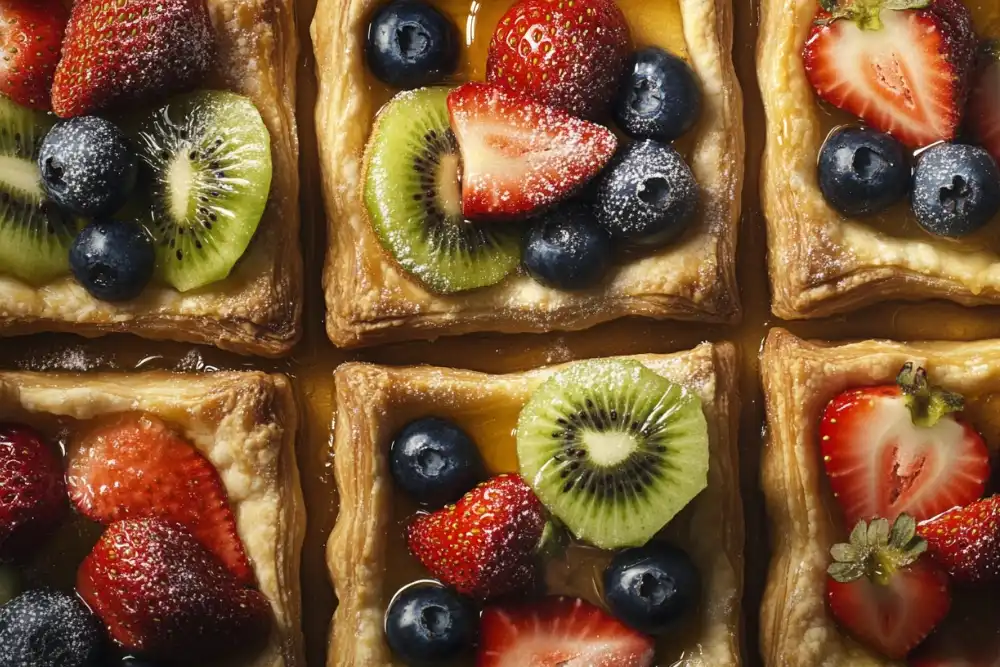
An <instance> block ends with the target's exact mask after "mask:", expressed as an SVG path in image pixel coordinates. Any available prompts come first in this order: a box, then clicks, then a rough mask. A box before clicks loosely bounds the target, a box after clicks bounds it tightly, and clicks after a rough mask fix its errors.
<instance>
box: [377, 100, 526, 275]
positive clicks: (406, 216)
mask: <svg viewBox="0 0 1000 667" xmlns="http://www.w3.org/2000/svg"><path fill="white" fill-rule="evenodd" d="M448 92H449V89H448V88H422V89H420V90H414V91H407V92H403V93H400V94H398V95H396V96H395V97H394V98H392V100H391V101H390V102H389V104H387V105H386V106H385V107H383V109H382V111H380V112H379V114H378V116H377V117H376V118H375V126H374V127H373V128H372V134H371V139H369V142H368V149H367V153H366V157H365V169H366V174H365V186H364V187H365V190H364V197H365V207H366V210H367V211H368V219H369V221H370V222H371V225H372V228H373V229H374V230H375V233H376V235H377V236H378V239H379V241H380V242H381V243H382V246H383V247H384V248H385V249H386V250H387V251H388V252H389V254H390V255H391V256H392V257H393V259H395V260H396V262H397V263H398V264H399V266H400V267H402V268H403V270H405V271H406V272H407V273H409V274H410V275H412V276H414V277H415V278H417V279H418V280H419V281H420V282H421V283H423V285H424V286H425V287H427V288H428V289H430V290H433V291H434V292H439V293H445V294H447V293H452V292H461V291H463V290H469V289H475V288H478V287H486V286H488V285H494V284H496V283H498V282H500V281H501V280H503V279H504V278H505V277H506V276H507V275H508V274H509V273H511V272H513V271H516V270H517V267H518V265H519V264H520V263H521V240H520V236H519V233H518V230H517V229H514V228H513V227H512V226H505V225H491V224H488V223H474V222H467V221H466V220H465V219H464V218H463V217H462V192H461V189H460V186H459V171H460V160H459V156H458V144H457V143H456V141H455V135H454V134H453V133H452V131H451V126H450V125H449V121H448V104H447V98H448Z"/></svg>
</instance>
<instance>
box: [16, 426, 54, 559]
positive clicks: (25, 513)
mask: <svg viewBox="0 0 1000 667" xmlns="http://www.w3.org/2000/svg"><path fill="white" fill-rule="evenodd" d="M0 489H3V493H0V563H4V562H9V561H21V560H24V559H26V558H27V557H28V556H30V555H31V554H32V552H33V551H34V550H35V549H37V548H38V547H39V546H40V545H41V544H42V542H44V541H45V539H46V538H48V537H49V535H50V534H51V533H52V531H53V530H54V529H55V528H56V527H57V526H58V525H59V524H60V523H61V522H62V520H63V519H64V518H65V517H66V513H67V510H68V509H69V505H68V504H67V503H66V486H65V484H64V483H63V471H62V466H60V464H59V458H58V456H57V455H56V453H55V452H54V451H53V450H52V449H50V448H49V446H48V445H47V444H46V443H45V442H43V441H42V437H41V436H40V435H39V434H38V433H37V432H35V431H34V430H33V429H31V428H28V427H27V426H19V425H13V424H0Z"/></svg>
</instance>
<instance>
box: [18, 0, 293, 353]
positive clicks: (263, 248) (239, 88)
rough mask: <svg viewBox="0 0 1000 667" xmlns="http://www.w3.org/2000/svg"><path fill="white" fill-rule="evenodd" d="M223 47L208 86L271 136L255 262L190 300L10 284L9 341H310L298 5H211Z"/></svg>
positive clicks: (234, 346)
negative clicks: (126, 337)
mask: <svg viewBox="0 0 1000 667" xmlns="http://www.w3.org/2000/svg"><path fill="white" fill-rule="evenodd" d="M206 3H207V5H208V8H209V12H210V14H211V17H212V23H213V24H214V26H215V29H216V36H217V44H218V48H219V55H218V65H217V67H216V74H215V75H214V76H213V77H212V80H211V81H209V82H207V84H206V86H207V87H218V88H224V89H227V90H232V91H235V92H238V93H241V94H243V95H246V96H248V97H249V98H250V99H251V100H253V102H254V104H255V105H256V106H257V109H258V110H259V111H260V113H261V116H263V118H264V123H265V124H266V125H267V129H268V130H269V132H270V133H271V157H272V161H273V171H274V175H273V178H272V185H271V198H270V201H269V202H268V206H267V210H266V211H265V213H264V217H263V218H262V219H261V221H260V227H259V228H258V230H257V234H256V236H255V237H254V239H253V241H252V242H251V244H250V247H249V248H248V249H247V253H246V255H244V256H243V258H242V259H241V260H240V261H239V263H238V264H237V265H236V267H235V268H234V269H233V272H232V274H230V276H229V277H228V278H226V279H225V280H222V281H220V282H217V283H214V284H212V285H209V286H207V287H205V288H203V289H200V290H196V291H194V292H190V293H187V294H181V293H180V292H177V291H176V290H174V289H171V288H169V287H156V286H150V287H149V288H147V289H146V290H145V291H144V292H143V294H142V295H141V296H140V297H139V298H137V299H135V300H133V301H129V302H127V303H124V304H111V303H107V302H103V301H98V300H97V299H94V298H93V297H91V296H90V295H88V294H87V292H86V291H85V290H84V289H83V288H82V287H80V285H79V284H77V283H76V281H75V280H73V278H72V277H65V278H62V279H60V280H57V281H55V282H52V283H50V284H48V285H45V286H43V287H40V288H37V289H36V288H33V287H31V286H28V285H26V284H24V283H22V282H20V281H18V280H15V279H13V278H11V277H9V276H2V275H0V335H2V336H14V335H20V334H27V333H35V332H40V331H67V332H70V333H76V334H81V335H84V336H99V335H102V334H106V333H109V332H116V331H122V332H127V333H133V334H136V335H139V336H143V337H146V338H153V339H166V340H180V341H188V342H194V343H207V344H211V345H216V346H218V347H221V348H224V349H227V350H232V351H234V352H239V353H242V354H258V355H263V356H269V357H273V356H279V355H282V354H284V353H286V352H288V351H290V350H291V348H292V346H293V345H294V344H295V342H296V341H297V340H298V338H299V335H300V326H299V322H300V319H301V302H302V294H301V293H302V257H301V253H300V252H299V176H298V136H297V130H296V125H295V77H296V67H297V64H298V53H299V45H298V35H297V33H296V28H295V11H294V4H293V0H206Z"/></svg>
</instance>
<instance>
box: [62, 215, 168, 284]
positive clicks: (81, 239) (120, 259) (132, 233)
mask: <svg viewBox="0 0 1000 667" xmlns="http://www.w3.org/2000/svg"><path fill="white" fill-rule="evenodd" d="M155 263H156V251H155V250H154V248H153V240H152V239H151V238H150V236H149V234H147V233H146V230H145V229H143V228H142V227H140V226H139V225H137V224H135V223H134V222H122V221H120V220H106V221H101V222H93V223H91V224H90V225H88V226H87V227H85V228H84V230H83V231H82V232H80V235H79V236H77V237H76V241H74V242H73V247H72V248H70V251H69V264H70V268H71V269H72V270H73V275H74V276H76V280H77V282H79V283H80V285H82V286H83V288H84V289H85V290H87V292H89V293H90V295H91V296H93V297H94V298H97V299H101V300H103V301H128V300H129V299H134V298H135V297H137V296H139V294H141V293H142V290H143V289H145V287H146V285H147V284H148V283H149V280H150V278H152V277H153V269H154V267H155Z"/></svg>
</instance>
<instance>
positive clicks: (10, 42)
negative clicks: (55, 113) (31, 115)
mask: <svg viewBox="0 0 1000 667" xmlns="http://www.w3.org/2000/svg"><path fill="white" fill-rule="evenodd" d="M68 19H69V12H67V11H66V7H65V6H64V3H63V1H62V0H0V93H2V94H4V95H6V96H7V97H9V98H10V99H12V100H14V101H15V102H17V103H18V104H20V105H22V106H26V107H31V108H32V109H40V110H42V111H48V110H49V109H51V108H52V102H51V99H50V96H49V91H50V90H51V88H52V77H53V76H55V72H56V64H57V63H58V62H59V48H60V46H62V40H63V34H64V33H65V31H66V21H67V20H68Z"/></svg>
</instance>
